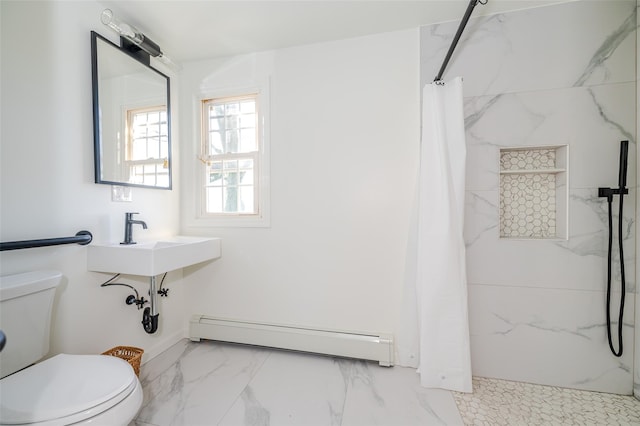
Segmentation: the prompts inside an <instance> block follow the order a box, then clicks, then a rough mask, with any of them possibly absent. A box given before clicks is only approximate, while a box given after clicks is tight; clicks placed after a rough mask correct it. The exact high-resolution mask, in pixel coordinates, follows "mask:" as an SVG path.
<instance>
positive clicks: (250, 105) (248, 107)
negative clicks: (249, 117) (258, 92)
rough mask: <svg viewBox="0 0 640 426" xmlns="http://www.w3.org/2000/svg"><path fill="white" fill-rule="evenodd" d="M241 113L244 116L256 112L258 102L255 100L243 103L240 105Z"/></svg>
mask: <svg viewBox="0 0 640 426" xmlns="http://www.w3.org/2000/svg"><path fill="white" fill-rule="evenodd" d="M240 112H241V113H243V114H250V113H254V112H256V101H254V100H253V99H251V100H246V101H242V102H241V103H240Z"/></svg>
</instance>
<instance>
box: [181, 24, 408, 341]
mask: <svg viewBox="0 0 640 426" xmlns="http://www.w3.org/2000/svg"><path fill="white" fill-rule="evenodd" d="M418 52H419V51H418V31H417V29H415V30H409V31H401V32H394V33H388V34H379V35H374V36H369V37H362V38H356V39H350V40H343V41H337V42H331V43H322V44H316V45H310V46H303V47H297V48H289V49H282V50H277V51H272V52H264V53H259V54H254V55H246V56H243V57H239V58H230V59H228V60H219V61H210V62H199V63H191V64H186V65H185V66H184V71H183V73H182V75H181V81H180V87H181V92H182V94H183V96H182V98H181V100H180V109H181V112H182V114H181V116H180V120H181V122H182V132H181V140H182V142H183V163H182V169H183V170H193V169H194V165H195V164H196V160H195V156H196V152H195V148H196V147H197V146H198V144H199V141H198V140H197V132H196V131H195V129H196V128H197V126H198V121H197V120H198V117H199V116H198V111H197V110H195V109H194V105H195V98H197V96H198V94H199V93H202V92H203V91H205V90H206V88H207V86H208V85H211V84H213V85H218V86H219V85H220V82H228V84H229V85H230V86H233V85H238V86H242V85H247V84H249V83H250V82H251V81H257V80H263V79H264V78H266V77H269V78H270V81H271V88H270V93H271V105H270V113H271V134H270V141H271V163H270V165H271V180H270V184H271V226H270V227H268V228H208V229H207V228H198V227H193V226H189V225H190V222H189V217H183V221H182V227H183V230H184V231H185V232H188V233H192V234H199V235H212V236H219V237H222V238H223V254H222V258H221V259H220V260H218V261H216V262H214V263H211V264H209V265H207V266H205V267H198V268H190V269H188V270H187V272H186V273H185V283H186V288H187V292H188V295H189V297H188V308H187V309H188V311H189V313H190V314H194V313H199V314H208V315H215V316H220V317H227V318H237V319H244V320H255V321H265V322H274V323H287V324H298V325H308V326H316V327H321V328H332V329H342V330H345V329H346V330H370V331H391V332H393V331H394V323H395V317H396V315H398V310H399V305H400V300H401V297H402V285H403V281H404V279H405V278H404V277H405V258H406V255H407V243H408V238H409V226H410V224H409V222H410V216H411V212H412V208H413V202H414V199H413V197H414V190H415V178H416V173H417V158H418V150H419V126H420V123H419V88H418V78H419V76H418V68H419V62H418V59H419V56H418ZM212 82H214V83H212ZM216 82H217V83H216ZM195 173H196V171H194V172H192V173H185V175H184V176H183V178H184V181H183V182H184V186H183V193H184V194H185V197H184V200H185V202H193V198H192V197H190V196H188V195H187V193H188V192H192V191H194V188H193V182H194V176H195V175H194V174H195Z"/></svg>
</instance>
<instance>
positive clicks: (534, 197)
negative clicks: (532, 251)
mask: <svg viewBox="0 0 640 426" xmlns="http://www.w3.org/2000/svg"><path fill="white" fill-rule="evenodd" d="M566 165H567V147H566V146H546V147H518V148H504V149H501V150H500V238H518V239H559V238H560V239H562V238H566V230H567V223H566V222H567V196H566V194H567V177H566V176H567V170H566Z"/></svg>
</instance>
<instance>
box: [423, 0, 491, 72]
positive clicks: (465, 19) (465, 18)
mask: <svg viewBox="0 0 640 426" xmlns="http://www.w3.org/2000/svg"><path fill="white" fill-rule="evenodd" d="M487 1H488V0H484V1H482V0H470V1H469V5H468V6H467V10H466V12H465V13H464V16H463V17H462V22H460V26H459V27H458V31H457V32H456V35H455V37H453V42H451V46H449V51H448V52H447V56H446V57H445V58H444V62H443V63H442V66H441V67H440V72H439V73H438V75H437V76H436V78H435V80H433V82H434V83H437V82H439V81H442V74H444V70H445V69H446V68H447V65H448V64H449V59H451V55H453V51H454V50H455V49H456V46H457V45H458V41H459V40H460V36H461V35H462V32H463V31H464V27H466V26H467V22H468V21H469V18H470V17H471V12H473V8H474V7H476V5H477V4H478V3H480V4H483V5H484V4H487Z"/></svg>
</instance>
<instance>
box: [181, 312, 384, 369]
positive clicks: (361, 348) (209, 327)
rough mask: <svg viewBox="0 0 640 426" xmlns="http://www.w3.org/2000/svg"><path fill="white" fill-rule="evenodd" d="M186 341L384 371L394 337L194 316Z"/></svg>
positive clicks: (382, 334) (381, 334)
mask: <svg viewBox="0 0 640 426" xmlns="http://www.w3.org/2000/svg"><path fill="white" fill-rule="evenodd" d="M189 339H191V340H192V341H195V342H197V341H200V339H208V340H219V341H223V342H232V343H243V344H248V345H256V346H267V347H272V348H281V349H290V350H294V351H302V352H313V353H318V354H325V355H335V356H341V357H347V358H357V359H366V360H372V361H378V362H379V363H380V365H382V366H386V367H390V366H392V365H393V354H394V349H393V336H392V335H390V334H385V333H353V332H348V331H336V330H318V329H313V328H305V327H297V326H290V325H277V324H265V323H255V322H247V321H238V320H228V319H222V318H215V317H210V316H205V315H193V316H192V317H191V320H190V323H189Z"/></svg>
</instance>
